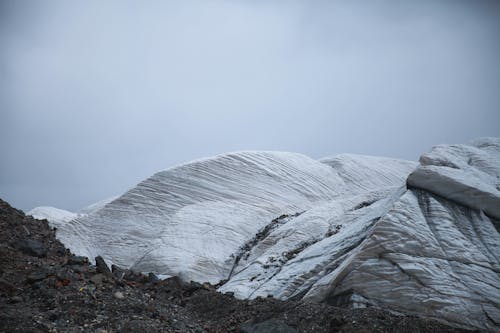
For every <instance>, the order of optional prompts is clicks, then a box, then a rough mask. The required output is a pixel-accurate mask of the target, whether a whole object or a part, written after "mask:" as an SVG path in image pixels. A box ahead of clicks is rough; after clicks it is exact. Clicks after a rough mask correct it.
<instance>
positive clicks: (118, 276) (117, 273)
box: [111, 265, 125, 281]
mask: <svg viewBox="0 0 500 333" xmlns="http://www.w3.org/2000/svg"><path fill="white" fill-rule="evenodd" d="M111 272H113V276H114V277H115V278H116V279H117V280H118V281H121V280H122V279H123V277H124V276H125V270H123V269H121V268H120V267H118V266H116V265H111Z"/></svg>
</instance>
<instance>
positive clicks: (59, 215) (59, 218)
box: [27, 206, 78, 227]
mask: <svg viewBox="0 0 500 333" xmlns="http://www.w3.org/2000/svg"><path fill="white" fill-rule="evenodd" d="M27 215H31V216H33V217H34V218H36V219H39V220H48V221H50V223H51V224H53V225H54V226H57V227H59V226H60V225H62V224H64V223H66V222H69V221H71V220H73V219H75V218H76V217H77V216H78V214H75V213H72V212H68V211H67V210H64V209H59V208H55V207H50V206H40V207H35V208H33V209H32V210H30V211H29V212H28V213H27Z"/></svg>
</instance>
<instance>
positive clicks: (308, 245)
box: [29, 138, 500, 332]
mask: <svg viewBox="0 0 500 333" xmlns="http://www.w3.org/2000/svg"><path fill="white" fill-rule="evenodd" d="M29 214H31V215H33V216H34V217H39V218H46V219H48V220H49V222H50V223H51V224H52V225H54V226H56V227H57V237H58V238H59V239H60V240H61V241H62V242H63V243H64V244H65V245H66V246H67V247H69V248H70V249H71V250H72V251H73V252H74V253H76V254H78V255H85V256H88V257H89V258H94V257H95V256H97V255H101V256H103V257H104V258H105V259H106V260H107V261H108V262H109V263H112V264H116V265H118V266H121V267H128V268H132V269H135V270H139V271H143V272H154V273H156V274H158V275H166V276H171V275H177V276H179V277H181V278H182V279H184V280H186V281H189V280H194V281H199V282H205V281H208V282H211V283H218V282H221V286H220V288H219V290H220V291H221V292H233V293H234V295H235V296H236V297H238V298H256V297H259V296H261V297H266V296H269V295H272V296H273V297H276V298H279V299H284V300H285V299H302V300H304V301H313V302H327V303H330V304H333V305H337V306H350V307H369V306H375V307H384V308H388V309H391V310H392V311H395V312H404V313H412V314H416V315H421V316H426V317H430V318H434V319H437V320H440V321H443V322H445V323H447V324H451V325H455V326H457V327H464V328H473V329H482V330H488V331H496V332H498V331H500V326H499V325H500V238H499V237H498V236H499V235H498V230H499V227H500V139H499V138H482V139H477V140H474V141H472V142H470V143H468V144H456V145H438V146H435V147H433V148H432V149H431V151H430V152H428V153H425V154H423V155H422V156H421V158H420V161H419V163H417V162H413V161H405V160H400V159H392V158H385V157H375V156H365V155H354V154H342V155H337V156H333V157H327V158H322V159H320V160H315V159H312V158H309V157H307V156H305V155H302V154H296V153H284V152H265V151H247V152H235V153H228V154H222V155H217V156H214V157H210V158H205V159H200V160H196V161H193V162H190V163H186V164H182V165H179V166H176V167H173V168H170V169H167V170H164V171H161V172H158V173H156V174H154V175H153V176H151V177H150V178H148V179H146V180H144V181H142V182H141V183H139V184H138V185H137V186H135V187H133V188H132V189H130V190H129V191H127V192H126V193H124V194H123V195H121V196H118V197H114V198H110V199H108V200H104V201H102V202H100V203H97V204H96V205H91V206H90V207H89V208H87V209H83V210H81V211H80V212H78V213H71V212H65V211H62V210H57V209H56V208H50V207H38V208H35V209H34V210H32V211H31V212H29Z"/></svg>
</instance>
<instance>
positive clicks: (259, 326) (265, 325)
mask: <svg viewBox="0 0 500 333" xmlns="http://www.w3.org/2000/svg"><path fill="white" fill-rule="evenodd" d="M240 332H241V333H298V331H297V330H296V329H295V328H293V327H291V326H288V325H287V324H285V323H284V322H282V321H280V320H277V319H269V320H266V321H263V322H260V323H256V324H242V325H241V326H240Z"/></svg>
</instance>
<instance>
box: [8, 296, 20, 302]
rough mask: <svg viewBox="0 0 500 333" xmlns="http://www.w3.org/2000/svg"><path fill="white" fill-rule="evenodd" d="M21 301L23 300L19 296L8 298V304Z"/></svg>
mask: <svg viewBox="0 0 500 333" xmlns="http://www.w3.org/2000/svg"><path fill="white" fill-rule="evenodd" d="M22 301H23V298H22V297H21V296H12V297H11V298H10V302H11V303H19V302H22Z"/></svg>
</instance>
